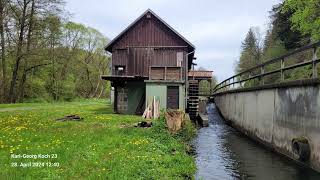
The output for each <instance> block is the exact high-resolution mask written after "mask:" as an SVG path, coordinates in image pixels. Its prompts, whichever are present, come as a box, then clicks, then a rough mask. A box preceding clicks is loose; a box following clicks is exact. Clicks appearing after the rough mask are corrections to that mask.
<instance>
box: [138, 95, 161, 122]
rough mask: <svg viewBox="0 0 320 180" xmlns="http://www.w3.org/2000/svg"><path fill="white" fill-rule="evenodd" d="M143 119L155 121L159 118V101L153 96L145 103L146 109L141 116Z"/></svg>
mask: <svg viewBox="0 0 320 180" xmlns="http://www.w3.org/2000/svg"><path fill="white" fill-rule="evenodd" d="M142 117H143V118H145V119H157V118H159V117H160V101H159V100H157V98H156V97H155V96H154V97H153V99H152V101H151V102H147V106H146V109H145V111H144V113H143V115H142Z"/></svg>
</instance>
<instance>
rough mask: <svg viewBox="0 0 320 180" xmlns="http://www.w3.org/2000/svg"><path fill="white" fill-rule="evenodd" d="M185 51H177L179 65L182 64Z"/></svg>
mask: <svg viewBox="0 0 320 180" xmlns="http://www.w3.org/2000/svg"><path fill="white" fill-rule="evenodd" d="M182 61H183V52H177V67H181V66H182Z"/></svg>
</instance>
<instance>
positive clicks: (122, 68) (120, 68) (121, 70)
mask: <svg viewBox="0 0 320 180" xmlns="http://www.w3.org/2000/svg"><path fill="white" fill-rule="evenodd" d="M125 69H126V67H125V66H115V73H116V75H119V76H122V75H124V74H125Z"/></svg>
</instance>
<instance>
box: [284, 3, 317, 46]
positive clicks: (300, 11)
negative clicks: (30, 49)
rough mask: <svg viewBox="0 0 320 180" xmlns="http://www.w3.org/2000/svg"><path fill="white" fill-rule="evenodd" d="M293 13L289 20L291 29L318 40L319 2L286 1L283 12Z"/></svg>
mask: <svg viewBox="0 0 320 180" xmlns="http://www.w3.org/2000/svg"><path fill="white" fill-rule="evenodd" d="M290 11H294V13H293V14H292V16H291V17H290V20H291V22H292V29H294V30H298V31H300V32H301V33H303V34H304V35H311V39H312V40H313V41H318V40H320V0H303V1H302V0H286V1H285V3H284V8H283V12H284V13H287V12H290Z"/></svg>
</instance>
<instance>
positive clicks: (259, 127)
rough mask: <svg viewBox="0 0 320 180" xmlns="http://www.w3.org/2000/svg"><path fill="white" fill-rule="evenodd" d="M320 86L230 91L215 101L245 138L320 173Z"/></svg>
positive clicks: (227, 119) (220, 95)
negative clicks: (252, 139) (251, 139)
mask: <svg viewBox="0 0 320 180" xmlns="http://www.w3.org/2000/svg"><path fill="white" fill-rule="evenodd" d="M319 90H320V87H319V84H312V85H303V86H288V87H273V88H260V89H251V90H242V91H236V90H234V91H229V92H224V93H220V94H217V95H216V96H215V97H214V101H215V103H216V106H217V107H218V109H219V111H220V112H221V114H222V115H223V117H224V118H225V120H226V121H228V122H230V124H231V125H232V126H234V127H235V128H237V129H238V130H240V131H242V132H243V133H245V134H246V135H248V136H250V137H251V138H254V139H255V140H258V141H259V142H261V143H263V144H265V145H266V146H268V147H271V148H272V149H274V150H275V151H277V152H279V153H282V154H284V155H286V156H288V157H290V158H292V159H295V160H296V161H297V162H300V163H302V164H305V165H307V166H309V167H311V168H313V169H315V170H317V171H318V172H320V92H319Z"/></svg>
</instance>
